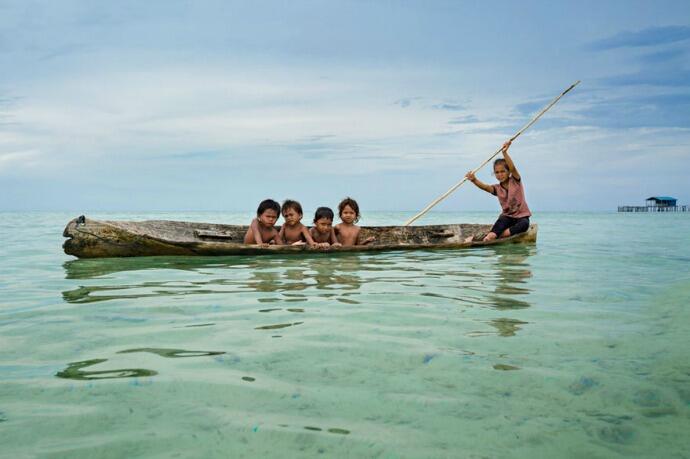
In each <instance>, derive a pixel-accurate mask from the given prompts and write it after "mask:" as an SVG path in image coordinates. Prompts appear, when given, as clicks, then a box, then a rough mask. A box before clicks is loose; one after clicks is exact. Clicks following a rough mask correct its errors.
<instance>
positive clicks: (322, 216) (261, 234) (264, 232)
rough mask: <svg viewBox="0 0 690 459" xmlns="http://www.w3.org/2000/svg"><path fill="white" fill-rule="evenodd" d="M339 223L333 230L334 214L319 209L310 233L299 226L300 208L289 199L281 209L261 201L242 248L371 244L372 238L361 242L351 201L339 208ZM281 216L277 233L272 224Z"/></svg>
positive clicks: (325, 209) (355, 212)
mask: <svg viewBox="0 0 690 459" xmlns="http://www.w3.org/2000/svg"><path fill="white" fill-rule="evenodd" d="M338 213H339V216H340V220H341V223H338V224H337V225H335V226H333V217H334V215H333V211H332V210H331V209H329V208H328V207H319V208H318V209H316V213H315V215H314V226H313V227H312V228H311V229H309V228H307V227H306V226H304V225H303V224H302V216H303V212H302V206H301V205H300V203H299V202H297V201H293V200H291V199H288V200H286V201H285V202H283V205H282V206H281V205H280V204H278V203H277V202H276V201H274V200H272V199H266V200H264V201H261V203H260V204H259V208H258V209H257V210H256V218H255V219H254V220H252V223H251V224H250V225H249V229H248V230H247V234H245V236H244V243H245V244H257V245H266V244H277V245H301V244H307V245H309V246H311V247H315V248H316V247H320V248H328V247H340V246H353V245H365V244H369V243H370V242H372V241H373V240H374V238H373V237H370V238H367V239H361V238H360V237H359V230H360V228H359V226H357V225H356V224H355V223H357V221H358V220H359V217H360V214H359V205H358V204H357V201H355V200H354V199H352V198H345V199H343V200H342V201H341V202H340V204H339V205H338ZM279 214H282V216H283V219H284V220H285V223H283V225H282V226H281V228H280V231H278V230H277V229H276V228H275V226H274V225H275V223H276V221H277V220H278V215H279Z"/></svg>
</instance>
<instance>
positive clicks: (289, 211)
mask: <svg viewBox="0 0 690 459" xmlns="http://www.w3.org/2000/svg"><path fill="white" fill-rule="evenodd" d="M280 212H281V213H282V214H283V219H284V220H285V223H283V226H282V227H281V228H280V233H278V234H279V235H280V239H281V240H282V241H283V242H284V243H285V244H289V245H302V244H305V243H306V244H309V246H311V247H316V245H317V244H316V242H314V239H312V237H311V234H310V233H309V229H308V228H307V227H306V226H304V225H303V224H302V215H303V213H302V205H301V204H300V203H299V202H297V201H293V200H292V199H287V200H285V202H283V207H281V209H280Z"/></svg>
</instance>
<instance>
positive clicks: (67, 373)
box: [55, 359, 158, 381]
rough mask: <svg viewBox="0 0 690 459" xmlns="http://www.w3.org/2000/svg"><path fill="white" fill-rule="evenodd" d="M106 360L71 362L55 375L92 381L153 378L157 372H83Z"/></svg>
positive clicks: (126, 370)
mask: <svg viewBox="0 0 690 459" xmlns="http://www.w3.org/2000/svg"><path fill="white" fill-rule="evenodd" d="M107 361H108V359H91V360H84V361H82V362H72V363H70V364H68V365H67V368H65V369H64V370H62V371H59V372H57V373H56V374H55V376H57V377H58V378H63V379H76V380H82V381H83V380H93V379H115V378H137V377H144V376H155V375H157V374H158V372H156V371H153V370H147V369H145V368H123V369H117V370H100V371H93V370H92V371H84V370H83V368H86V367H90V366H93V365H97V364H99V363H103V362H107Z"/></svg>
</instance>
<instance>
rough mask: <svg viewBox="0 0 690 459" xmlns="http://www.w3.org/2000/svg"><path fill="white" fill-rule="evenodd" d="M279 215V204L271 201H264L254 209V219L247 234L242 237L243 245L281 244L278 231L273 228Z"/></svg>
mask: <svg viewBox="0 0 690 459" xmlns="http://www.w3.org/2000/svg"><path fill="white" fill-rule="evenodd" d="M279 213H280V204H278V203H277V202H275V201H274V200H273V199H264V200H263V201H261V203H260V204H259V208H258V209H256V218H255V219H254V220H252V223H251V224H250V225H249V229H248V230H247V234H245V235H244V243H245V244H257V245H262V246H264V245H268V244H278V245H280V244H282V243H283V242H282V240H281V239H280V235H279V234H278V230H277V229H276V228H275V226H273V225H275V223H276V220H278V214H279Z"/></svg>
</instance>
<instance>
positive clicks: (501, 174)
mask: <svg viewBox="0 0 690 459" xmlns="http://www.w3.org/2000/svg"><path fill="white" fill-rule="evenodd" d="M494 175H495V176H496V179H497V180H498V181H499V182H501V183H503V182H505V181H506V180H508V169H506V167H505V165H503V164H498V165H496V166H495V167H494Z"/></svg>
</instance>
